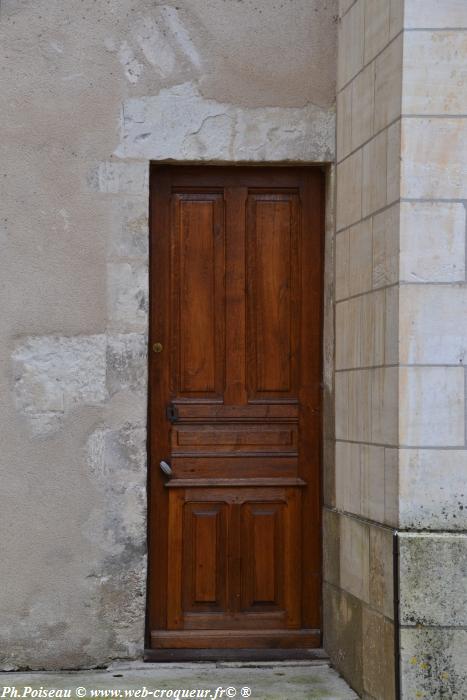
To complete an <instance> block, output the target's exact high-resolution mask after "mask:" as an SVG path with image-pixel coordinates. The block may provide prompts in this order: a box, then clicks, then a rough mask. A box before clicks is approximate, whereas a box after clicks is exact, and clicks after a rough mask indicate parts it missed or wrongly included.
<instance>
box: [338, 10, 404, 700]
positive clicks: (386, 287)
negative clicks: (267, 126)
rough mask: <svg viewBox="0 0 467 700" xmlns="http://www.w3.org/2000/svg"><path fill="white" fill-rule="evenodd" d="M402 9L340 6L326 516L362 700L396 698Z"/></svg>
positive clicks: (344, 659)
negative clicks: (331, 440) (331, 434)
mask: <svg viewBox="0 0 467 700" xmlns="http://www.w3.org/2000/svg"><path fill="white" fill-rule="evenodd" d="M401 32H402V4H401V2H400V1H399V0H391V1H390V2H389V0H384V1H382V2H381V1H376V0H370V1H366V0H357V1H356V2H348V1H347V2H341V3H340V23H339V35H338V36H339V38H338V44H339V45H338V85H337V89H338V93H337V206H336V238H335V247H336V269H335V302H336V303H335V315H336V321H335V370H336V371H335V396H336V400H335V438H336V444H335V490H334V493H330V494H326V500H325V511H324V553H325V569H324V580H325V584H324V590H325V597H324V609H325V648H326V649H327V651H328V652H329V654H330V656H331V659H332V660H333V661H334V663H335V664H336V666H337V668H338V669H339V670H340V671H341V672H342V673H343V674H344V676H345V677H346V678H347V680H348V681H349V682H350V683H351V685H352V686H353V687H354V688H355V689H356V690H357V691H358V692H359V693H360V694H363V695H364V697H365V698H375V699H378V700H380V699H384V700H390V699H393V698H394V697H395V693H396V689H395V675H396V674H395V629H394V586H393V578H394V570H393V549H394V533H395V527H396V526H397V520H398V511H397V507H398V503H397V492H398V488H397V483H398V477H397V446H398V431H399V426H398V369H397V363H398V343H397V339H398V334H397V329H398V287H397V282H398V277H397V272H398V270H397V234H398V210H399V180H400V164H399V160H400V157H399V156H400V114H401V86H402V33H401Z"/></svg>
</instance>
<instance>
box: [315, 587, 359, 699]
mask: <svg viewBox="0 0 467 700" xmlns="http://www.w3.org/2000/svg"><path fill="white" fill-rule="evenodd" d="M323 607H324V648H325V649H326V651H327V652H328V654H329V657H330V659H331V662H332V663H334V664H335V665H336V666H337V667H338V668H339V670H340V672H341V673H342V674H343V675H345V678H346V679H347V681H348V682H349V683H350V684H351V685H352V688H354V689H355V690H356V691H357V692H358V693H359V695H360V694H361V693H362V690H363V683H362V665H363V659H362V608H363V605H362V602H361V601H360V600H358V599H357V598H354V597H353V596H352V595H349V594H348V593H346V592H345V591H343V590H339V589H336V588H334V587H333V586H330V585H329V584H327V583H325V584H324V586H323Z"/></svg>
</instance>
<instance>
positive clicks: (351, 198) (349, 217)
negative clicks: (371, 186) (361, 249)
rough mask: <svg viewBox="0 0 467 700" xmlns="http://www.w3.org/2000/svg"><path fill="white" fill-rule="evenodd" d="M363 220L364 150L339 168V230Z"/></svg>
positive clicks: (337, 223)
mask: <svg viewBox="0 0 467 700" xmlns="http://www.w3.org/2000/svg"><path fill="white" fill-rule="evenodd" d="M361 218H362V149H360V150H359V151H357V152H356V153H354V154H353V155H351V156H349V157H348V158H346V159H345V160H344V161H342V163H339V165H338V166H337V212H336V226H337V230H338V231H339V230H340V229H342V228H346V227H347V226H350V225H351V224H354V223H355V222H357V221H359V220H360V219H361Z"/></svg>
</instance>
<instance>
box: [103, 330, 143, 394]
mask: <svg viewBox="0 0 467 700" xmlns="http://www.w3.org/2000/svg"><path fill="white" fill-rule="evenodd" d="M147 344H148V341H147V336H146V334H145V333H121V334H119V335H109V336H108V339H107V389H108V392H109V395H110V396H112V395H113V394H115V393H116V392H118V391H124V390H130V391H133V392H137V393H146V390H147Z"/></svg>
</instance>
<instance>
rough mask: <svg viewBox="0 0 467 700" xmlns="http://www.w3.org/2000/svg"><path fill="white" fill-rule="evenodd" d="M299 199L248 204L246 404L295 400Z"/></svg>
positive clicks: (275, 197)
mask: <svg viewBox="0 0 467 700" xmlns="http://www.w3.org/2000/svg"><path fill="white" fill-rule="evenodd" d="M297 208H298V201H297V195H296V194H273V193H268V194H267V195H266V194H250V195H249V197H248V202H247V224H246V235H247V271H246V277H247V284H248V294H247V315H248V335H247V365H248V368H249V373H248V398H249V400H250V401H251V400H255V399H268V398H269V399H271V398H273V397H277V398H289V399H290V398H295V399H297V388H298V387H297V383H298V382H297V379H298V377H297V368H298V357H297V350H298V331H299V328H298V323H297V321H298V318H299V316H298V314H299V309H298V306H297V305H298V304H299V301H300V298H299V294H298V291H299V287H298V285H299V259H298V245H299V240H298V237H299V221H298V216H297V213H298V212H297Z"/></svg>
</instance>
